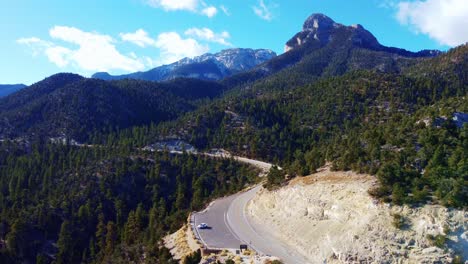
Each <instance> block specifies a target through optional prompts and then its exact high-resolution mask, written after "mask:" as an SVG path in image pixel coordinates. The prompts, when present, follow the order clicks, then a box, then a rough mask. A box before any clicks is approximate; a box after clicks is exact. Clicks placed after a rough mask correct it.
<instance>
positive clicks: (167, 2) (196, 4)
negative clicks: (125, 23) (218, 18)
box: [145, 0, 218, 18]
mask: <svg viewBox="0 0 468 264" xmlns="http://www.w3.org/2000/svg"><path fill="white" fill-rule="evenodd" d="M145 1H146V3H147V4H148V5H149V6H151V7H154V8H162V9H164V10H165V11H179V10H183V11H190V12H194V13H198V14H201V15H204V16H207V17H209V18H211V17H214V16H215V15H216V14H217V13H218V9H217V8H216V7H214V6H208V5H207V4H206V3H205V2H204V1H202V0H145Z"/></svg>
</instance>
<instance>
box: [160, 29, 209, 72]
mask: <svg viewBox="0 0 468 264" xmlns="http://www.w3.org/2000/svg"><path fill="white" fill-rule="evenodd" d="M156 47H158V48H159V49H160V50H161V55H160V59H159V63H160V64H169V63H173V62H176V61H178V60H181V59H183V58H185V57H190V58H192V57H195V56H199V55H202V54H204V53H207V52H208V51H209V50H210V48H209V47H208V46H207V45H202V44H200V43H198V42H197V41H196V40H195V39H192V38H187V39H184V38H182V37H181V36H180V35H179V34H178V33H177V32H165V33H161V34H159V36H158V38H157V40H156Z"/></svg>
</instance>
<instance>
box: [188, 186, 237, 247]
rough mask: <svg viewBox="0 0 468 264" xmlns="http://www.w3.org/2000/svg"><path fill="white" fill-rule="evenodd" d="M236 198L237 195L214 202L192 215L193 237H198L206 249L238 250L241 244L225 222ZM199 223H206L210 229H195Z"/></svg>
mask: <svg viewBox="0 0 468 264" xmlns="http://www.w3.org/2000/svg"><path fill="white" fill-rule="evenodd" d="M237 196H239V194H236V195H232V196H229V197H226V198H222V199H219V200H216V201H215V202H213V203H211V204H210V206H209V207H208V208H207V209H205V210H204V211H202V212H197V213H193V214H192V216H193V222H194V227H195V230H194V232H195V235H198V237H199V238H200V239H201V240H202V242H203V244H205V245H206V246H207V247H208V248H229V249H238V248H239V245H240V244H242V243H241V241H240V239H238V238H237V237H236V236H235V234H233V232H232V231H231V229H230V227H229V226H228V225H227V222H226V213H227V211H228V209H229V206H230V205H231V203H232V201H233V200H234V199H235V198H236V197H237ZM201 223H206V224H207V225H208V226H209V227H210V228H209V229H197V228H196V226H197V225H199V224H201Z"/></svg>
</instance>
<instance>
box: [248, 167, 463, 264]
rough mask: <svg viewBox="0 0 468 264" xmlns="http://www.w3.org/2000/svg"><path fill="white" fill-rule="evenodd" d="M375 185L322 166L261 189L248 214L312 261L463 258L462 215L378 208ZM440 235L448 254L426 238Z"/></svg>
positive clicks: (441, 209) (431, 208) (428, 209)
mask: <svg viewBox="0 0 468 264" xmlns="http://www.w3.org/2000/svg"><path fill="white" fill-rule="evenodd" d="M375 185H376V180H375V178H374V177H372V176H370V175H363V174H356V173H352V172H331V171H330V170H329V169H327V168H324V169H322V171H320V172H319V173H316V174H314V175H311V176H309V177H304V178H298V179H295V180H294V181H292V182H291V183H290V184H289V185H288V186H286V187H284V188H281V189H279V190H276V191H272V192H269V191H267V190H262V191H261V192H260V193H259V194H258V195H257V196H256V197H255V198H254V199H253V200H252V201H251V202H250V203H249V204H248V207H247V211H248V213H249V215H250V217H251V219H252V220H253V221H254V223H256V224H258V225H260V224H261V225H263V226H266V227H267V228H269V230H271V232H272V233H273V234H274V235H275V236H276V237H277V238H278V239H279V240H281V241H283V242H284V243H285V244H287V245H289V246H290V247H293V248H296V249H297V250H298V251H299V252H301V253H302V254H304V255H305V256H307V257H308V258H309V259H310V260H311V263H323V262H324V261H325V260H326V261H327V263H356V261H358V262H360V263H362V262H364V263H382V262H389V263H433V262H437V261H440V262H442V263H449V262H450V261H451V259H452V257H453V255H454V254H462V255H463V254H465V256H464V258H465V259H466V258H467V256H466V255H467V254H468V232H467V231H466V230H467V225H468V224H467V223H468V213H467V212H466V211H463V210H455V209H447V208H444V207H442V206H438V205H426V206H424V207H421V208H409V207H407V206H390V205H388V204H381V203H378V202H377V201H376V200H374V199H373V198H372V197H370V196H369V194H368V193H367V190H368V189H369V188H372V187H373V186H375ZM395 215H401V216H402V217H403V219H405V222H406V223H407V224H406V225H405V226H404V227H403V228H402V229H398V228H396V227H395V226H394V225H393V224H392V222H393V221H394V216H395ZM448 230H450V232H448ZM445 232H448V234H445ZM439 234H442V235H447V238H449V239H450V240H449V242H448V243H447V245H448V250H447V251H444V250H443V249H440V248H438V247H435V246H434V245H433V242H431V241H430V240H429V239H428V235H433V236H436V235H439Z"/></svg>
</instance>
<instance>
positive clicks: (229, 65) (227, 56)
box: [92, 48, 276, 81]
mask: <svg viewBox="0 0 468 264" xmlns="http://www.w3.org/2000/svg"><path fill="white" fill-rule="evenodd" d="M275 56H276V53H275V52H273V51H271V50H267V49H256V50H254V49H249V48H246V49H242V48H238V49H226V50H222V51H220V52H218V53H214V54H212V53H206V54H203V55H201V56H197V57H194V58H184V59H182V60H179V61H177V62H174V63H171V64H168V65H162V66H159V67H156V68H153V69H151V70H148V71H145V72H135V73H130V74H124V75H110V74H109V73H106V72H99V73H95V74H93V75H92V78H96V79H103V80H121V79H127V78H128V79H139V80H146V81H168V80H172V79H176V78H180V77H182V78H196V79H202V80H219V79H222V78H225V77H227V76H230V75H233V74H236V73H239V72H242V71H246V70H249V69H251V68H253V67H255V66H257V65H259V64H261V63H263V62H265V61H267V60H269V59H271V58H273V57H275Z"/></svg>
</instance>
